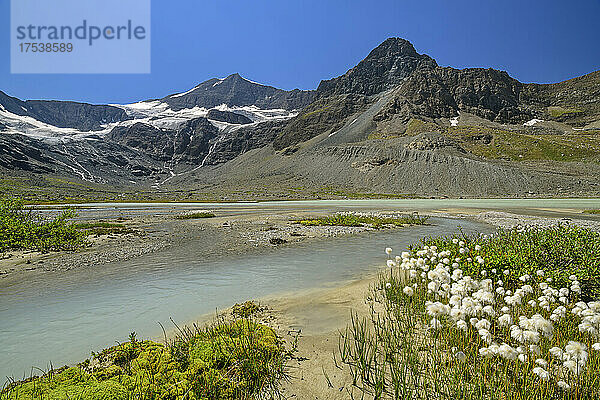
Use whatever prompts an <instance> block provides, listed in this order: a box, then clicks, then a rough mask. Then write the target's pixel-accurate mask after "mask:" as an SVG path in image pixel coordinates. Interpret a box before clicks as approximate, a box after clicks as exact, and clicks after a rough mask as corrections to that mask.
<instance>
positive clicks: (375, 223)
mask: <svg viewBox="0 0 600 400" xmlns="http://www.w3.org/2000/svg"><path fill="white" fill-rule="evenodd" d="M427 220H428V217H424V216H420V215H418V214H413V215H403V216H377V215H368V214H355V213H337V214H333V215H329V216H325V217H319V218H308V219H300V220H297V221H296V222H297V223H299V224H301V225H304V226H370V227H373V228H376V229H380V228H383V227H385V226H403V225H423V224H425V223H427Z"/></svg>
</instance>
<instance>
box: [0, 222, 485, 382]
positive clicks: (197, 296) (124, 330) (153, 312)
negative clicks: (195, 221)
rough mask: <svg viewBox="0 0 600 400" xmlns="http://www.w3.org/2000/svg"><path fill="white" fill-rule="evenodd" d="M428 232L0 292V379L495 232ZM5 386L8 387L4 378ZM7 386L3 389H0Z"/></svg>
mask: <svg viewBox="0 0 600 400" xmlns="http://www.w3.org/2000/svg"><path fill="white" fill-rule="evenodd" d="M430 223H431V225H427V226H415V227H409V228H405V229H397V230H389V231H380V232H371V233H364V234H361V235H358V236H349V237H340V238H333V239H328V240H323V241H314V242H307V243H300V244H294V245H290V246H287V247H282V248H279V249H276V250H273V251H271V252H267V253H266V254H261V255H248V256H231V257H223V258H222V259H220V260H218V261H203V260H202V259H199V258H198V257H197V256H196V254H199V251H198V250H199V248H200V246H202V243H198V244H196V245H191V246H187V247H175V248H171V249H167V250H164V251H162V252H158V253H154V254H149V255H145V256H142V257H138V258H135V259H132V260H129V261H125V262H120V263H115V264H108V265H103V266H102V267H98V268H97V269H93V268H92V269H89V268H86V269H82V270H77V269H76V270H72V271H69V272H67V273H65V272H64V271H63V272H59V273H47V274H43V275H41V276H39V277H38V278H36V279H33V280H30V281H28V282H26V283H19V284H18V285H14V286H9V287H2V288H0V377H2V378H4V377H7V376H11V377H15V378H22V377H23V376H29V375H30V373H31V371H32V369H31V367H32V366H35V367H39V368H42V369H47V368H48V367H49V365H50V362H52V365H53V366H55V367H56V366H61V365H64V364H65V363H75V362H78V361H81V360H83V359H85V358H87V357H89V356H90V352H91V351H98V350H101V349H102V348H104V347H106V346H109V345H112V344H114V343H115V340H121V341H125V340H127V336H128V334H129V333H130V332H132V331H136V332H137V334H138V337H141V338H148V337H159V336H160V335H161V328H160V326H159V324H158V322H161V323H162V324H163V325H164V326H166V327H170V326H171V324H170V322H169V317H172V318H173V320H175V321H177V322H186V321H191V320H193V319H194V318H196V317H198V316H200V315H202V314H207V313H210V312H213V311H215V309H216V308H223V307H228V306H230V305H232V304H234V303H235V302H240V301H243V300H248V299H256V298H260V297H261V296H265V295H272V294H278V293H286V292H292V291H295V290H301V289H306V288H311V287H318V286H323V285H327V284H331V283H334V282H340V281H345V280H349V279H352V278H356V277H358V276H360V275H361V274H364V273H367V272H370V271H373V270H374V268H377V267H382V266H384V265H385V260H386V256H385V253H384V248H385V247H386V246H390V247H393V248H394V250H395V251H397V252H398V253H399V252H400V251H402V250H404V249H405V248H406V247H407V246H408V245H409V244H410V243H413V242H415V241H417V240H419V239H421V238H423V237H424V236H429V235H439V234H452V233H457V232H458V227H459V226H460V227H461V229H462V230H463V231H464V232H476V231H477V232H489V231H491V230H492V228H491V227H489V226H488V225H484V224H480V223H474V222H469V221H466V220H454V219H445V218H433V219H431V220H430ZM0 380H2V381H4V379H0ZM0 386H1V385H0Z"/></svg>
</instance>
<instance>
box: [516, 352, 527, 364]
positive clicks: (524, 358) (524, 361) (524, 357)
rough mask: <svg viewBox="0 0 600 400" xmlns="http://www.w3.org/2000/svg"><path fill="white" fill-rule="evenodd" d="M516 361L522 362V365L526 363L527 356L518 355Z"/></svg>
mask: <svg viewBox="0 0 600 400" xmlns="http://www.w3.org/2000/svg"><path fill="white" fill-rule="evenodd" d="M517 359H518V360H519V361H520V362H522V363H526V362H527V360H528V358H527V354H519V355H518V357H517Z"/></svg>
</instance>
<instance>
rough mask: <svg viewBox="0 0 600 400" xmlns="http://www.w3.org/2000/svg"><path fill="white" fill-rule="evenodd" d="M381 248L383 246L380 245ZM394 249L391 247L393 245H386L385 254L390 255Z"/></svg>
mask: <svg viewBox="0 0 600 400" xmlns="http://www.w3.org/2000/svg"><path fill="white" fill-rule="evenodd" d="M380 248H381V247H380ZM392 251H394V250H392V248H391V247H386V248H385V254H387V255H388V256H389V255H391V254H392Z"/></svg>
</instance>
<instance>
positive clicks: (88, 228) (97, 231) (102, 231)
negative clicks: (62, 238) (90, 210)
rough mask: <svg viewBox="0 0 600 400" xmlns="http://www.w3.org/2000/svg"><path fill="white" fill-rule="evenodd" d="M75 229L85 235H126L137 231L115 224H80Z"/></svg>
mask: <svg viewBox="0 0 600 400" xmlns="http://www.w3.org/2000/svg"><path fill="white" fill-rule="evenodd" d="M73 225H75V227H76V228H77V229H78V230H80V231H82V232H84V233H85V235H87V236H89V235H124V234H128V233H134V232H135V231H134V230H133V229H131V228H128V227H127V226H125V225H123V224H120V223H115V222H104V221H101V222H78V223H74V224H73Z"/></svg>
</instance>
